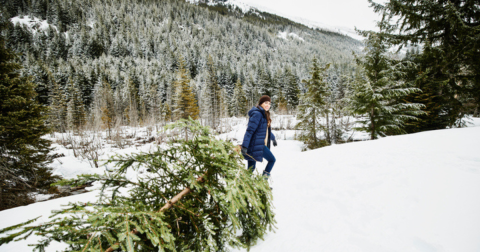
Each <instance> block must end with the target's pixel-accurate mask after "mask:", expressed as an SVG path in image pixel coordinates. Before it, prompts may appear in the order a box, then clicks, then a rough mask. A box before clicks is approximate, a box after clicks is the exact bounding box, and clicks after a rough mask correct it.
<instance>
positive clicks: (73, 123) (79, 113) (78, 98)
mask: <svg viewBox="0 0 480 252" xmlns="http://www.w3.org/2000/svg"><path fill="white" fill-rule="evenodd" d="M68 94H69V96H70V97H69V101H68V104H67V125H68V128H69V129H70V130H73V129H79V128H80V127H81V126H83V125H84V124H85V119H86V118H85V117H86V111H85V106H84V104H83V101H82V94H81V92H80V89H79V88H78V85H77V84H75V83H73V80H72V79H70V82H69V84H68Z"/></svg>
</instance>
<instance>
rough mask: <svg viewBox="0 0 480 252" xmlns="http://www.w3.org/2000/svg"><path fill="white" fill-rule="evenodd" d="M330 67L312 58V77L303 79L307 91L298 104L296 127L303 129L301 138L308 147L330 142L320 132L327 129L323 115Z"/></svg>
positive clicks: (327, 93)
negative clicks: (327, 74) (321, 64)
mask: <svg viewBox="0 0 480 252" xmlns="http://www.w3.org/2000/svg"><path fill="white" fill-rule="evenodd" d="M329 67H330V65H329V64H328V65H326V66H325V67H323V68H322V67H320V66H319V63H318V60H317V58H316V57H314V58H313V60H312V67H311V70H310V74H311V77H310V79H308V80H303V82H304V83H305V85H306V88H307V92H306V93H305V94H303V95H302V96H301V98H300V105H298V114H297V120H298V123H297V125H296V126H295V128H296V129H298V130H301V133H300V136H299V139H300V140H302V141H303V142H304V143H305V144H306V145H307V147H308V148H310V149H315V148H319V147H322V146H325V145H327V144H328V143H327V142H326V141H325V140H324V139H321V137H320V132H321V131H323V130H324V129H325V127H324V126H323V125H322V122H321V120H322V117H323V116H324V114H325V112H326V110H327V106H326V105H327V102H326V100H327V97H328V95H329V92H328V87H327V83H326V82H325V80H324V79H325V74H326V73H325V72H326V70H327V69H328V68H329Z"/></svg>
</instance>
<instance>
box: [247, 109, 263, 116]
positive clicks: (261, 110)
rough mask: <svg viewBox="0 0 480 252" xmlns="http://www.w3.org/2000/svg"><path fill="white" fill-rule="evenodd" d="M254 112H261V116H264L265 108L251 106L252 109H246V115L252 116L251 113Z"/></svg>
mask: <svg viewBox="0 0 480 252" xmlns="http://www.w3.org/2000/svg"><path fill="white" fill-rule="evenodd" d="M255 112H260V113H262V115H263V116H265V110H263V108H262V107H260V108H257V107H253V108H252V109H250V111H248V116H249V117H252V116H253V113H255Z"/></svg>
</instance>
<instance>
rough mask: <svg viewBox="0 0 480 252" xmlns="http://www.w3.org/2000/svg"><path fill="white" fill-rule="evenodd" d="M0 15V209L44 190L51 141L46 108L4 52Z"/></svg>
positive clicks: (49, 178) (49, 176)
mask: <svg viewBox="0 0 480 252" xmlns="http://www.w3.org/2000/svg"><path fill="white" fill-rule="evenodd" d="M3 19H4V17H2V16H0V210H3V209H7V208H11V207H16V206H21V205H26V204H29V203H32V202H33V200H32V199H31V196H30V195H29V193H31V192H33V191H35V190H36V189H40V188H42V189H48V188H50V184H51V183H53V182H54V181H55V180H56V179H58V177H57V176H52V172H51V168H49V167H48V163H50V162H51V160H52V157H51V156H50V155H49V152H50V151H51V147H50V144H51V142H50V141H49V140H47V139H45V138H43V136H44V135H45V134H47V133H49V132H50V129H49V128H48V127H47V124H46V123H45V120H46V118H47V107H46V106H44V105H41V104H39V103H38V101H37V100H36V99H35V97H36V95H37V94H36V92H35V85H34V84H33V83H32V82H31V78H30V77H29V76H20V74H19V72H20V71H21V69H22V67H21V65H20V64H18V63H15V60H16V54H15V53H14V52H13V51H12V50H10V49H7V48H6V46H5V44H6V43H5V38H4V37H3V33H2V31H3V30H4V29H5V28H6V27H7V22H8V21H5V20H3Z"/></svg>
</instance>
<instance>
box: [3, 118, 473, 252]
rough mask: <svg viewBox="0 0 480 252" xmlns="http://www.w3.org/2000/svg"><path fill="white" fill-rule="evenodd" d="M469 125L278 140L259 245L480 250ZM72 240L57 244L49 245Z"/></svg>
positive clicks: (25, 212)
mask: <svg viewBox="0 0 480 252" xmlns="http://www.w3.org/2000/svg"><path fill="white" fill-rule="evenodd" d="M232 121H233V122H235V123H234V124H233V125H232V126H230V127H231V128H230V133H226V134H223V135H220V136H219V137H225V138H228V139H232V138H233V137H234V136H235V137H236V138H238V139H237V141H241V140H242V139H241V138H243V133H244V127H245V126H244V125H245V121H246V119H244V118H238V119H235V120H232ZM470 126H471V127H468V128H460V129H446V130H437V131H429V132H422V133H417V134H410V135H402V136H394V137H386V138H383V139H379V140H375V141H363V142H355V143H348V144H342V145H334V146H330V147H325V148H321V149H317V150H312V151H306V152H301V146H302V143H300V142H298V141H294V140H283V139H284V138H281V137H280V138H278V139H279V140H278V146H277V147H273V148H272V152H273V154H274V155H275V157H276V159H277V162H276V164H275V166H274V168H273V171H272V182H271V183H272V187H273V194H274V205H275V213H276V220H277V222H278V224H277V230H276V231H275V232H274V233H273V232H272V233H269V234H268V235H267V236H266V238H265V241H260V242H259V243H258V245H257V246H255V247H253V248H252V251H342V252H343V251H368V252H371V251H374V252H375V251H438V252H441V251H452V252H456V251H462V252H469V251H472V252H473V251H480V239H479V237H480V215H479V213H480V201H479V198H480V155H479V153H480V144H479V143H478V139H480V127H479V126H480V119H479V118H475V119H474V120H473V124H471V125H470ZM242 131H243V132H242ZM276 133H277V134H279V133H278V132H276ZM287 139H288V138H287ZM59 146H60V145H59ZM61 148H63V147H61ZM61 148H60V147H59V149H61ZM110 148H111V147H110ZM151 148H154V145H153V143H149V144H146V145H144V146H140V147H135V146H131V147H128V148H126V149H122V150H116V149H115V148H111V149H109V151H111V152H120V153H127V152H136V151H148V150H149V149H151ZM62 151H63V152H62ZM109 151H107V153H109V154H111V153H110V152H109ZM59 152H62V153H64V154H65V155H66V157H63V158H61V159H60V160H61V162H62V163H60V162H58V161H55V162H57V163H56V164H54V168H55V172H56V173H58V174H63V175H65V176H66V177H71V176H73V175H74V174H77V173H81V172H103V170H104V169H105V168H102V167H101V168H98V169H97V168H91V167H90V164H89V163H88V162H86V161H81V160H80V159H76V158H73V157H72V155H73V154H72V153H71V152H72V150H65V149H63V150H59ZM104 155H107V154H104ZM265 165H266V164H265V162H264V163H263V164H260V165H257V167H258V169H259V170H260V171H262V170H263V167H264V166H265ZM67 174H69V175H67ZM96 188H98V187H91V188H90V190H92V191H91V192H88V193H84V194H79V195H74V196H70V197H64V198H59V199H55V200H49V201H44V202H38V203H35V204H31V205H28V206H24V207H17V208H14V209H9V210H4V211H0V219H1V222H0V229H1V228H5V227H8V226H11V225H14V224H18V223H20V222H24V221H26V220H27V219H31V218H34V217H37V216H40V215H41V216H42V218H40V219H39V220H38V222H41V221H43V222H44V221H47V220H48V216H49V215H50V213H51V211H52V210H56V209H60V208H61V206H62V205H65V204H67V203H68V202H78V201H80V202H86V201H95V199H96V196H97V195H98V191H97V190H96ZM36 239H37V238H36V237H35V236H32V237H31V238H29V239H27V240H26V241H19V242H12V243H10V244H7V245H4V246H1V247H0V251H1V252H10V251H11V252H17V251H31V247H28V246H27V245H28V244H29V243H33V242H35V240H36ZM63 247H64V245H63V244H58V243H57V244H52V245H51V246H50V247H48V248H47V251H57V250H61V249H62V248H63Z"/></svg>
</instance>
